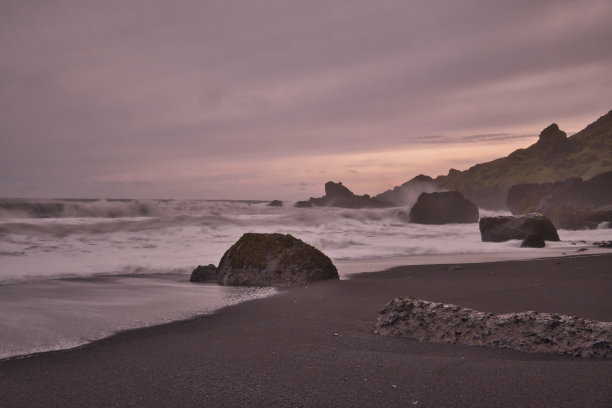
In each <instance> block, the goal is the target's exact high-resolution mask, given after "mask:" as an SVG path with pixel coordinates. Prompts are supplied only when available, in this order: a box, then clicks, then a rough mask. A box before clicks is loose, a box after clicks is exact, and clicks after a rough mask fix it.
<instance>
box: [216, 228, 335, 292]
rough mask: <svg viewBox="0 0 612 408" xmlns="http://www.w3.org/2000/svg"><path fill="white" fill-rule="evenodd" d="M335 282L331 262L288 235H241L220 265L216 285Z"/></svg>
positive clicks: (282, 284) (284, 284) (311, 247)
mask: <svg viewBox="0 0 612 408" xmlns="http://www.w3.org/2000/svg"><path fill="white" fill-rule="evenodd" d="M325 279H338V271H337V269H336V267H335V266H334V264H333V263H332V261H331V259H329V258H328V257H327V256H326V255H325V254H323V253H322V252H321V251H319V250H318V249H316V248H315V247H313V246H311V245H308V244H307V243H305V242H303V241H301V240H299V239H297V238H295V237H293V236H291V235H289V234H287V235H283V234H256V233H247V234H244V235H243V236H242V237H241V238H240V239H239V240H238V241H237V242H236V243H235V244H234V245H232V247H231V248H230V249H228V250H227V252H225V254H224V255H223V258H221V261H220V262H219V269H218V282H219V283H220V284H222V285H228V286H290V285H303V284H306V283H309V282H315V281H320V280H325Z"/></svg>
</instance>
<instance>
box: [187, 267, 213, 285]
mask: <svg viewBox="0 0 612 408" xmlns="http://www.w3.org/2000/svg"><path fill="white" fill-rule="evenodd" d="M189 280H190V281H191V282H217V280H218V272H217V267H216V266H215V265H213V264H210V265H198V267H197V268H195V269H194V270H193V272H191V277H190V278H189Z"/></svg>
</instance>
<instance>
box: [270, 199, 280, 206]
mask: <svg viewBox="0 0 612 408" xmlns="http://www.w3.org/2000/svg"><path fill="white" fill-rule="evenodd" d="M282 206H283V202H282V201H280V200H272V201H270V204H268V207H282Z"/></svg>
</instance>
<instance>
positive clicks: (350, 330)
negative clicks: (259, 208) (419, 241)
mask: <svg viewBox="0 0 612 408" xmlns="http://www.w3.org/2000/svg"><path fill="white" fill-rule="evenodd" d="M611 265H612V254H609V255H591V256H588V255H586V256H577V257H566V258H550V259H543V260H531V261H513V262H499V263H482V264H463V265H461V269H456V268H450V265H430V266H410V267H399V268H394V269H392V270H389V271H385V272H379V273H371V274H362V275H355V276H353V277H352V278H351V279H349V280H343V281H329V282H323V283H319V284H314V285H309V286H306V287H296V288H292V289H286V290H282V291H281V293H280V294H279V295H276V296H273V297H270V298H265V299H260V300H255V301H250V302H246V303H242V304H239V305H237V306H232V307H228V308H225V309H223V310H221V311H220V312H218V313H216V314H214V315H208V316H202V317H199V318H196V319H193V320H189V321H184V322H177V323H172V324H167V325H163V326H157V327H152V328H146V329H140V330H135V331H130V332H125V333H122V334H119V335H116V336H114V337H111V338H108V339H105V340H102V341H99V342H96V343H93V344H91V345H88V346H85V347H82V348H79V349H74V350H68V351H62V352H52V353H43V354H39V355H34V356H31V357H29V358H24V359H12V360H5V361H0V407H2V408H9V407H114V406H116V407H125V406H135V407H186V406H189V407H239V406H244V407H273V406H278V407H294V406H295V407H302V406H305V407H411V406H415V407H608V408H609V407H612V361H610V360H609V359H607V360H605V359H604V360H602V359H585V358H573V357H563V356H556V355H550V354H530V353H521V352H517V351H511V350H502V349H492V348H481V347H466V346H456V345H446V344H429V343H419V342H416V341H412V340H407V339H401V338H389V337H382V336H377V335H375V334H373V333H372V328H373V325H374V322H375V320H376V317H377V314H378V311H379V310H380V309H381V308H382V307H383V306H384V305H385V303H387V302H388V301H389V300H391V299H392V298H393V297H396V296H415V297H417V298H421V299H427V300H431V301H437V302H446V303H453V304H458V305H461V306H466V307H470V308H473V309H476V310H481V311H487V312H493V313H507V312H513V311H526V310H537V311H542V312H556V313H560V314H567V315H577V316H580V317H584V318H589V319H596V320H606V321H611V320H612V266H611ZM177 296H180V294H177ZM24 324H27V322H24Z"/></svg>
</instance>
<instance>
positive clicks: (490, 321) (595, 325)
mask: <svg viewBox="0 0 612 408" xmlns="http://www.w3.org/2000/svg"><path fill="white" fill-rule="evenodd" d="M374 332H375V333H376V334H380V335H383V336H395V337H406V338H409V339H413V340H418V341H426V342H432V343H451V344H464V345H469V346H487V347H501V348H508V349H514V350H519V351H526V352H535V353H556V354H564V355H570V356H575V357H608V356H610V355H612V322H601V321H594V320H586V319H581V318H578V317H574V316H565V315H559V314H555V313H539V312H534V311H529V312H520V313H508V314H501V315H495V314H493V313H485V312H479V311H477V310H473V309H468V308H466V307H461V306H457V305H450V304H444V303H435V302H428V301H425V300H419V299H414V298H395V299H393V300H392V301H391V302H389V303H387V305H386V306H385V307H384V308H383V309H382V310H381V311H380V313H379V316H378V320H377V322H376V325H375V329H374Z"/></svg>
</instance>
